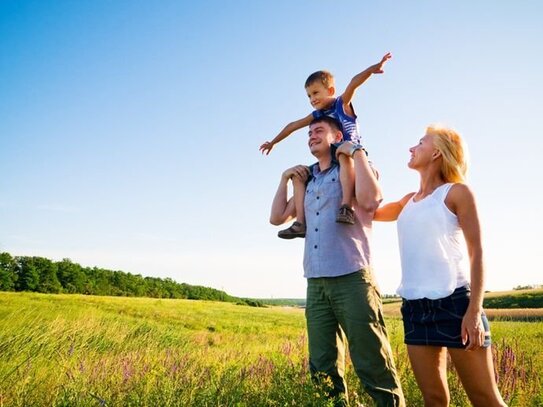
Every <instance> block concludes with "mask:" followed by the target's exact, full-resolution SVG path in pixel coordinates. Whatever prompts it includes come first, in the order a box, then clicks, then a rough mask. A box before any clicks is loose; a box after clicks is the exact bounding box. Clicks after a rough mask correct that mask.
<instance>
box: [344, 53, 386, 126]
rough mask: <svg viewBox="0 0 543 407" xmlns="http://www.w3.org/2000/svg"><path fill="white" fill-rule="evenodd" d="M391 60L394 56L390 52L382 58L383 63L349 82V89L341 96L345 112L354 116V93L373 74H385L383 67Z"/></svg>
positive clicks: (371, 67)
mask: <svg viewBox="0 0 543 407" xmlns="http://www.w3.org/2000/svg"><path fill="white" fill-rule="evenodd" d="M390 58H392V54H391V53H390V52H389V53H387V54H385V56H384V57H383V58H381V61H380V62H378V63H376V64H374V65H372V66H370V67H369V68H367V69H365V70H364V71H362V72H360V73H359V74H357V75H355V76H354V77H353V79H351V82H349V85H347V88H346V89H345V92H343V95H341V98H342V100H343V109H344V110H345V112H346V113H347V114H349V115H351V116H352V115H354V112H353V111H352V109H351V106H350V105H351V101H352V100H353V97H354V93H355V92H356V89H358V87H359V86H360V85H362V84H363V83H364V82H366V80H368V78H369V77H370V76H371V75H373V74H379V73H383V72H384V71H383V65H384V64H385V62H387V61H388V60H389V59H390Z"/></svg>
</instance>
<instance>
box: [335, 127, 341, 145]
mask: <svg viewBox="0 0 543 407" xmlns="http://www.w3.org/2000/svg"><path fill="white" fill-rule="evenodd" d="M340 141H343V133H342V132H341V131H340V130H338V131H336V138H335V141H334V143H339V142H340Z"/></svg>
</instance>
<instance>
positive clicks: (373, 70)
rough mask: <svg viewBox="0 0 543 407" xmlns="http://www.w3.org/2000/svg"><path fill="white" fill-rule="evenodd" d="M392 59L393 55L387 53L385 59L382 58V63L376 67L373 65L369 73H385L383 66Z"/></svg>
mask: <svg viewBox="0 0 543 407" xmlns="http://www.w3.org/2000/svg"><path fill="white" fill-rule="evenodd" d="M390 58H392V54H391V53H390V52H387V53H386V54H385V56H384V57H383V58H381V61H380V62H379V63H377V64H375V65H372V66H370V67H369V68H368V71H369V72H370V73H383V72H385V71H383V65H384V64H385V62H387V61H388V60H389V59H390Z"/></svg>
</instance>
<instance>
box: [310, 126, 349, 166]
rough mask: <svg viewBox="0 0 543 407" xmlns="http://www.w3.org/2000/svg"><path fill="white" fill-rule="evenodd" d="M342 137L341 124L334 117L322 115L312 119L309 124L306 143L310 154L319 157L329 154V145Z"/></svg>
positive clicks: (337, 141)
mask: <svg viewBox="0 0 543 407" xmlns="http://www.w3.org/2000/svg"><path fill="white" fill-rule="evenodd" d="M342 139H343V133H342V132H341V125H340V124H339V122H338V121H337V120H336V119H333V118H332V117H328V116H322V117H319V118H318V119H313V121H312V122H311V123H310V124H309V139H308V141H307V144H308V146H309V150H310V151H311V154H313V155H314V156H315V157H317V158H319V157H320V156H321V155H322V156H326V155H328V156H330V146H331V145H332V144H334V143H339V142H340V141H341V140H342Z"/></svg>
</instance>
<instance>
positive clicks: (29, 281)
mask: <svg viewBox="0 0 543 407" xmlns="http://www.w3.org/2000/svg"><path fill="white" fill-rule="evenodd" d="M15 262H16V265H15V273H16V274H17V281H16V284H15V288H16V290H17V291H36V290H37V288H38V284H39V283H40V274H39V272H38V270H37V269H36V266H35V265H34V259H33V258H32V257H27V256H22V257H16V258H15Z"/></svg>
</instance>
